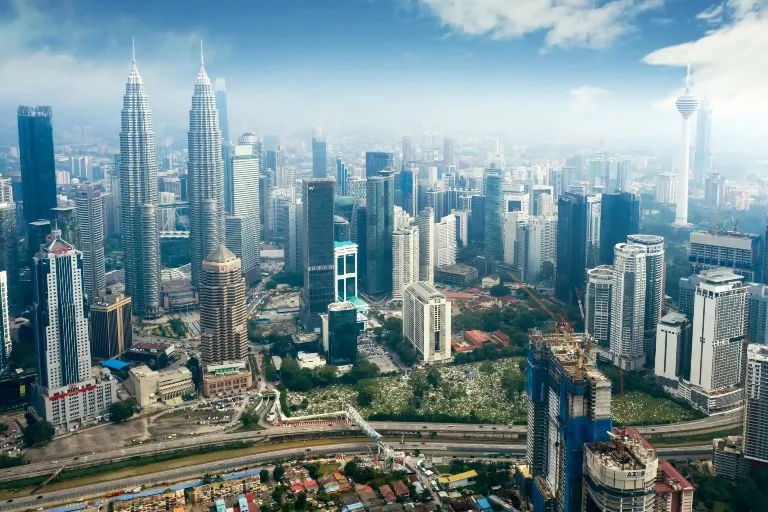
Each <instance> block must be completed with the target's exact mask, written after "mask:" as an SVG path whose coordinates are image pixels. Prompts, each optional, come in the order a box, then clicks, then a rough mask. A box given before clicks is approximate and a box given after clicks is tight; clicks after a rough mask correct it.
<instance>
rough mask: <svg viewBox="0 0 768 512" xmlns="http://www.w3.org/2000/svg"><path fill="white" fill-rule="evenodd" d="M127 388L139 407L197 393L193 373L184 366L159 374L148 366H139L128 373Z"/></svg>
mask: <svg viewBox="0 0 768 512" xmlns="http://www.w3.org/2000/svg"><path fill="white" fill-rule="evenodd" d="M125 388H126V389H127V390H128V392H129V393H131V395H133V397H134V399H135V400H136V403H137V404H138V406H139V407H147V406H149V405H151V404H153V403H155V402H157V401H158V400H163V401H165V400H171V399H174V398H181V397H184V396H188V395H192V394H194V393H195V384H194V383H193V382H192V372H190V371H189V370H188V369H187V368H186V367H184V366H182V367H180V368H175V369H172V370H163V371H159V372H157V371H154V370H151V369H150V368H149V367H148V366H144V365H142V366H137V367H135V368H132V369H131V371H130V372H128V379H127V380H126V381H125Z"/></svg>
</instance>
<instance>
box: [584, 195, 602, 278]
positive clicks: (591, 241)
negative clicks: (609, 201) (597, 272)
mask: <svg viewBox="0 0 768 512" xmlns="http://www.w3.org/2000/svg"><path fill="white" fill-rule="evenodd" d="M602 209H603V195H602V194H593V195H589V196H587V264H590V263H591V264H596V263H597V260H599V259H600V258H599V257H598V253H599V248H600V219H601V217H602ZM590 257H591V259H590Z"/></svg>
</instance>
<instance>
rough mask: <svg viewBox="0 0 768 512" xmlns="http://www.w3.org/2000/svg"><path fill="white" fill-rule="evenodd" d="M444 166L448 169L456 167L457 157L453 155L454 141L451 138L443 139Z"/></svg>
mask: <svg viewBox="0 0 768 512" xmlns="http://www.w3.org/2000/svg"><path fill="white" fill-rule="evenodd" d="M443 165H444V166H445V167H446V168H447V167H448V166H449V165H456V157H455V156H454V154H453V139H452V138H450V137H445V138H444V139H443Z"/></svg>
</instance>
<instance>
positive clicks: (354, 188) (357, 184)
mask: <svg viewBox="0 0 768 512" xmlns="http://www.w3.org/2000/svg"><path fill="white" fill-rule="evenodd" d="M366 183H367V180H366V179H365V178H349V180H347V194H348V195H349V196H350V197H354V198H355V199H356V200H362V199H365V194H366Z"/></svg>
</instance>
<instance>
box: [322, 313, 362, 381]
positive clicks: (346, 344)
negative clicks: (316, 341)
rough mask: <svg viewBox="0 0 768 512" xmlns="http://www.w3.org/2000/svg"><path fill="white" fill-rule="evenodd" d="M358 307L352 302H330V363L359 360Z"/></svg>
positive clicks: (351, 362) (352, 362)
mask: <svg viewBox="0 0 768 512" xmlns="http://www.w3.org/2000/svg"><path fill="white" fill-rule="evenodd" d="M357 334H358V326H357V308H355V306H354V304H352V303H351V302H333V303H331V304H328V364H330V365H335V366H341V365H348V364H355V363H356V362H357Z"/></svg>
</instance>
